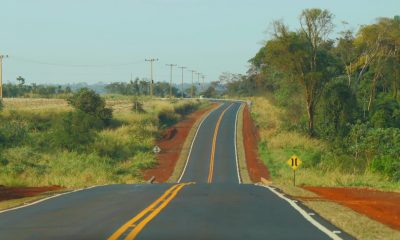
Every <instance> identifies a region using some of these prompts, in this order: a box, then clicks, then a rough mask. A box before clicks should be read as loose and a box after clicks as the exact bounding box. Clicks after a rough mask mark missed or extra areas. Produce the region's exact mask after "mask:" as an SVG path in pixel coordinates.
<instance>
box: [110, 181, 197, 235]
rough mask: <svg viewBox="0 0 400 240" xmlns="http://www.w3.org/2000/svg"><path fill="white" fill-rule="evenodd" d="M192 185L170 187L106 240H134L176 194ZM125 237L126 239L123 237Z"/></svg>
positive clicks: (184, 184)
mask: <svg viewBox="0 0 400 240" xmlns="http://www.w3.org/2000/svg"><path fill="white" fill-rule="evenodd" d="M190 184H194V183H192V182H190V183H181V184H176V185H174V186H172V187H170V188H169V189H168V190H167V191H165V192H164V194H163V195H162V196H161V197H159V198H158V199H157V200H155V201H154V202H153V203H152V204H150V205H149V206H148V207H147V208H145V209H144V210H143V211H141V212H140V213H139V214H137V215H136V216H135V217H133V218H132V219H130V220H129V221H128V222H126V223H125V224H124V225H122V227H120V228H119V229H118V230H117V231H115V232H114V233H113V235H111V236H110V237H109V238H108V240H117V239H120V238H121V239H125V240H128V239H135V237H136V236H137V235H138V234H139V233H140V231H141V230H142V229H143V228H144V227H145V226H146V224H147V223H149V222H150V221H151V220H152V219H153V218H154V217H156V216H157V214H159V213H160V212H161V210H163V209H164V208H165V207H166V206H167V205H168V203H169V202H171V201H172V199H174V198H175V196H176V195H177V194H178V192H179V191H180V190H181V189H182V188H183V187H184V186H186V185H190ZM123 236H126V237H123Z"/></svg>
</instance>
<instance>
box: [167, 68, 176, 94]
mask: <svg viewBox="0 0 400 240" xmlns="http://www.w3.org/2000/svg"><path fill="white" fill-rule="evenodd" d="M166 65H167V66H169V67H170V68H171V71H170V78H169V98H172V68H173V67H175V66H176V64H166Z"/></svg>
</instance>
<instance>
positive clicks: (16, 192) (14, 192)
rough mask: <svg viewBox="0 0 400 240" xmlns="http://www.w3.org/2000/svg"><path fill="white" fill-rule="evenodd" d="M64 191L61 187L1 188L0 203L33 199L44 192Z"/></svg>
mask: <svg viewBox="0 0 400 240" xmlns="http://www.w3.org/2000/svg"><path fill="white" fill-rule="evenodd" d="M60 189H63V187H60V186H49V187H4V186H0V201H4V200H10V199H17V198H24V197H33V196H36V195H39V194H41V193H44V192H49V191H55V190H60Z"/></svg>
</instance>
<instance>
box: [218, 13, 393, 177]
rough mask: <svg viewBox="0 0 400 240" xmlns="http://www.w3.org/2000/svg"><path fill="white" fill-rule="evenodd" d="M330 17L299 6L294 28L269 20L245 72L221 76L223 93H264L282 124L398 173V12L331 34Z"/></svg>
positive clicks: (338, 149)
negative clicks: (279, 113)
mask: <svg viewBox="0 0 400 240" xmlns="http://www.w3.org/2000/svg"><path fill="white" fill-rule="evenodd" d="M333 19H334V16H333V14H332V13H331V12H330V11H328V10H324V9H305V10H303V11H302V12H301V14H300V16H299V27H298V28H297V29H290V28H289V27H288V26H287V25H286V24H285V23H284V21H282V20H280V21H274V22H273V23H272V34H271V37H270V38H269V39H268V40H267V41H265V43H264V44H263V46H262V47H261V48H260V50H259V51H258V52H257V54H256V55H255V56H254V57H253V58H251V59H250V60H249V62H250V64H251V66H250V68H249V70H248V73H247V74H246V75H237V74H228V73H225V74H223V75H222V76H221V77H220V80H223V81H225V82H226V89H227V93H228V94H229V95H240V96H254V95H263V96H267V97H269V98H270V99H271V100H272V101H274V102H275V103H276V104H277V105H279V106H280V107H283V108H284V109H285V110H286V111H285V112H286V116H285V117H284V118H285V123H286V124H285V125H286V126H285V127H286V128H288V129H295V130H296V129H297V130H300V131H304V132H307V133H308V134H309V135H310V136H311V137H317V138H322V139H327V140H329V141H330V142H331V143H332V145H333V146H334V148H336V150H335V151H336V152H335V154H348V155H351V156H353V159H355V160H362V161H361V162H365V164H366V165H370V166H372V167H373V169H376V170H379V171H382V172H385V173H387V174H388V175H389V176H390V177H392V178H394V179H398V180H400V171H398V169H399V167H400V165H399V162H400V161H399V160H400V159H399V155H400V96H399V87H400V16H394V17H381V18H378V19H376V21H375V22H374V23H372V24H367V25H362V26H361V27H359V29H358V30H357V31H352V30H350V29H346V28H348V27H347V24H344V26H345V27H344V30H342V31H340V32H339V33H337V34H333V33H334V31H335V26H334V24H333ZM332 35H335V38H333V37H332ZM396 169H397V170H396Z"/></svg>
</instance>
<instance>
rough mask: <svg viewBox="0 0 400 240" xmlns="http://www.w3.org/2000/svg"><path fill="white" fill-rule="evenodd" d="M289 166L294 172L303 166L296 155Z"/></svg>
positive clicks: (290, 160)
mask: <svg viewBox="0 0 400 240" xmlns="http://www.w3.org/2000/svg"><path fill="white" fill-rule="evenodd" d="M287 164H288V165H289V167H291V168H292V169H293V170H296V169H297V168H298V167H300V165H301V160H300V158H298V157H297V156H296V155H293V156H292V157H291V158H290V159H289V160H288V161H287Z"/></svg>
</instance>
